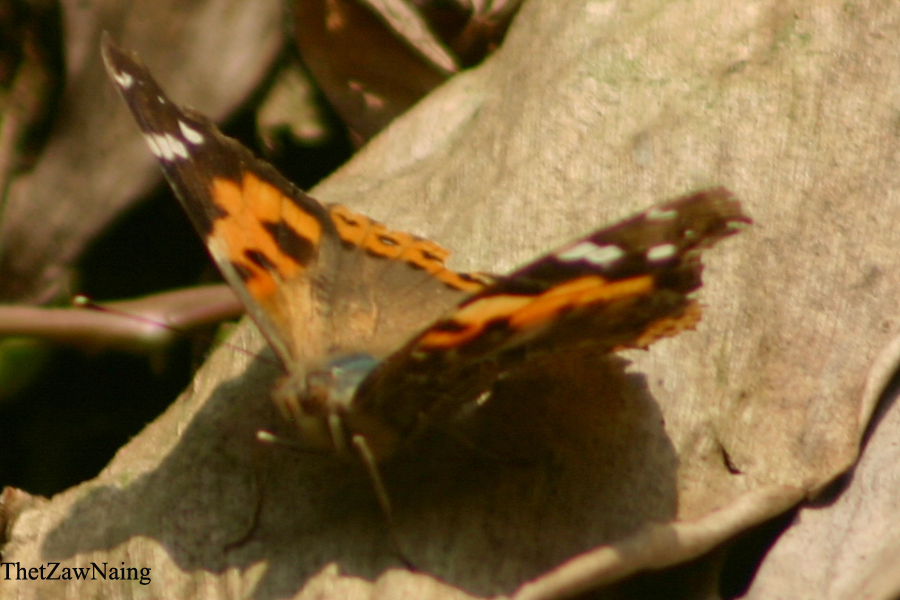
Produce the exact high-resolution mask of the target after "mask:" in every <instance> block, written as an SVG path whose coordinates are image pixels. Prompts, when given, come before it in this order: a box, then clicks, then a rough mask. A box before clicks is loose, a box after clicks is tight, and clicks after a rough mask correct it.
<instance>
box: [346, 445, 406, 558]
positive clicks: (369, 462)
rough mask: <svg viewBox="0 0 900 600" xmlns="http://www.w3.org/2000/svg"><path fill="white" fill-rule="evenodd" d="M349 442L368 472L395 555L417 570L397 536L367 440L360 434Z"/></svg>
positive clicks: (383, 486) (392, 514)
mask: <svg viewBox="0 0 900 600" xmlns="http://www.w3.org/2000/svg"><path fill="white" fill-rule="evenodd" d="M350 443H352V444H353V447H354V448H356V452H357V453H358V454H359V458H360V460H362V463H363V466H364V467H365V468H366V472H367V473H368V474H369V479H370V481H371V482H372V488H373V489H374V491H375V497H376V498H377V499H378V505H379V506H380V507H381V512H382V513H384V518H385V520H386V521H387V526H388V530H389V531H390V536H391V544H392V545H393V546H394V550H395V551H396V552H397V556H398V557H399V558H400V560H401V561H403V564H405V565H406V567H407V568H408V569H410V570H412V571H418V569H417V568H416V566H415V565H414V564H413V563H412V561H410V560H409V559H408V558H407V557H406V553H405V552H403V547H402V546H401V544H400V538H399V537H398V536H397V528H396V527H395V526H394V511H393V507H392V506H391V498H390V496H389V495H388V493H387V487H386V486H385V485H384V479H382V477H381V472H380V471H379V470H378V463H377V462H375V455H374V454H373V453H372V449H371V448H370V447H369V442H367V441H366V438H365V437H363V436H361V435H354V436H353V437H352V438H351V440H350Z"/></svg>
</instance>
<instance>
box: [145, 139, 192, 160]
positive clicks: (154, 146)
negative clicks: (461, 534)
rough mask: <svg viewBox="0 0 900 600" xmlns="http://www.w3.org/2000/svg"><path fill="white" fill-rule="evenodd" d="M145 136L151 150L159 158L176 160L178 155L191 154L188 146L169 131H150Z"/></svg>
mask: <svg viewBox="0 0 900 600" xmlns="http://www.w3.org/2000/svg"><path fill="white" fill-rule="evenodd" d="M144 137H145V138H146V139H147V145H149V146H150V151H151V152H152V153H153V154H154V155H155V156H156V157H157V158H161V159H162V160H175V158H176V157H177V158H187V157H188V156H189V153H188V150H187V147H186V146H185V145H184V144H182V143H181V142H180V141H179V140H178V139H176V138H174V137H172V136H171V135H169V134H168V133H167V134H165V135H161V134H158V133H148V134H146V135H145V136H144Z"/></svg>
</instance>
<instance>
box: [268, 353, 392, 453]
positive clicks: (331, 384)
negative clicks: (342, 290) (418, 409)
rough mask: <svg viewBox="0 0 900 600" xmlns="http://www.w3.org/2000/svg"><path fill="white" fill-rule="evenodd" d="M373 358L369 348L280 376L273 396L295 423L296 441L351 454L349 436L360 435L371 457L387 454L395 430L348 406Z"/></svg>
mask: <svg viewBox="0 0 900 600" xmlns="http://www.w3.org/2000/svg"><path fill="white" fill-rule="evenodd" d="M378 364H379V361H378V360H377V359H375V358H374V357H372V356H371V355H369V354H365V353H356V354H349V355H344V356H339V357H336V358H333V359H332V360H330V361H329V362H328V363H326V364H325V365H324V366H322V367H320V368H318V369H313V370H311V371H309V372H306V373H299V372H298V373H296V374H294V375H291V376H288V377H287V378H285V379H284V380H283V381H282V382H281V384H280V385H279V386H278V387H277V388H276V390H275V393H274V400H275V403H276V405H277V406H278V407H279V409H280V410H281V411H282V413H283V414H284V416H285V418H286V419H287V420H288V421H289V422H290V423H291V424H292V425H293V426H294V427H295V429H296V432H297V436H298V437H299V441H300V444H301V446H302V447H304V448H308V449H310V450H322V451H333V452H334V453H335V454H337V455H338V456H339V457H343V458H353V451H352V446H353V444H352V440H353V438H354V437H355V436H361V437H363V438H365V440H366V443H367V445H368V446H369V448H370V450H371V452H372V454H373V455H374V456H375V458H376V460H382V459H384V458H386V457H387V456H389V455H391V454H393V451H394V448H395V446H396V444H397V442H398V440H397V435H396V433H395V432H393V431H392V430H390V429H389V428H387V427H385V426H384V423H383V422H382V421H381V420H380V419H367V418H366V417H365V416H364V415H361V414H360V412H359V411H357V410H354V407H353V400H354V398H355V397H356V394H357V390H358V389H359V387H360V385H361V384H362V383H363V381H364V380H365V379H366V377H367V376H368V375H369V374H370V373H371V372H372V370H373V369H374V368H375V367H376V366H377V365H378Z"/></svg>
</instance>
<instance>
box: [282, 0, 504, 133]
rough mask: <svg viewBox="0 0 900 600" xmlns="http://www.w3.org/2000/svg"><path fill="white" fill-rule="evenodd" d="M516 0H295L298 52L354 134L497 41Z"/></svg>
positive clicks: (376, 127) (377, 127)
mask: <svg viewBox="0 0 900 600" xmlns="http://www.w3.org/2000/svg"><path fill="white" fill-rule="evenodd" d="M518 5H519V3H518V1H516V0H509V1H507V2H498V3H496V4H493V5H491V4H484V3H468V2H446V3H436V2H421V3H413V2H408V1H407V0H296V1H295V2H293V3H292V9H293V17H294V29H295V33H296V41H297V47H298V49H299V50H300V55H301V56H302V57H303V60H304V62H305V63H306V65H307V67H308V68H309V70H310V72H311V73H312V75H313V77H314V78H315V80H316V83H317V84H318V85H319V87H320V89H322V91H323V92H324V93H325V95H326V96H327V97H328V99H329V101H330V102H331V104H332V105H333V106H334V108H335V110H336V111H337V113H338V114H339V115H340V116H341V117H342V118H343V120H344V122H346V123H347V125H348V127H349V128H350V130H351V132H352V133H353V134H354V135H355V136H356V138H357V141H359V142H363V141H365V140H368V139H369V138H371V137H372V136H374V135H375V134H376V133H378V132H379V131H381V130H382V129H383V128H384V127H385V126H386V125H387V124H388V123H390V122H391V121H393V120H394V119H395V118H396V117H397V116H398V115H400V114H402V113H403V112H404V111H406V110H407V109H409V108H410V107H411V106H412V105H413V104H415V103H416V102H418V101H419V100H420V99H421V98H423V97H424V96H425V94H427V93H429V92H430V91H431V90H432V89H434V88H435V87H437V86H438V85H440V84H441V83H443V82H444V81H445V80H446V79H447V78H448V77H449V76H450V75H452V74H453V73H455V72H457V71H458V70H459V68H460V66H465V67H469V66H473V65H474V64H476V63H478V62H480V61H481V60H482V59H484V57H485V56H486V55H487V54H488V53H489V52H491V51H493V50H494V49H495V48H496V47H497V46H499V45H500V43H501V41H502V40H503V37H504V35H505V34H506V30H507V28H508V26H509V23H510V22H511V20H512V18H513V16H514V15H515V13H516V10H517V9H518Z"/></svg>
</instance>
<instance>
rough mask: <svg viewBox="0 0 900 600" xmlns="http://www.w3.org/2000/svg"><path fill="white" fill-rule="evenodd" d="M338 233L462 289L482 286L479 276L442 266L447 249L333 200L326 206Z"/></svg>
mask: <svg viewBox="0 0 900 600" xmlns="http://www.w3.org/2000/svg"><path fill="white" fill-rule="evenodd" d="M328 210H329V213H330V214H331V220H332V221H333V222H334V225H335V227H336V228H337V232H338V235H339V236H340V238H341V240H343V241H344V242H345V243H348V244H353V245H354V246H357V247H359V248H362V249H363V250H365V251H366V252H369V253H370V254H373V255H375V256H380V257H382V258H387V259H390V260H399V261H401V262H405V263H407V264H409V265H411V266H413V267H416V268H418V269H422V270H423V271H425V272H426V273H428V274H429V275H431V276H433V277H434V278H435V279H437V280H439V281H441V282H443V283H445V284H447V285H449V286H450V287H453V288H456V289H458V290H462V291H465V292H477V291H479V290H481V289H483V288H484V285H485V284H484V283H483V282H482V281H479V280H478V279H479V278H478V277H475V276H472V277H469V278H467V277H465V276H463V275H460V274H459V273H456V272H455V271H451V270H450V269H448V268H447V267H445V266H444V260H445V259H446V258H447V257H448V256H450V251H449V250H447V249H446V248H443V247H441V246H438V245H437V244H435V243H434V242H432V241H431V240H426V239H422V238H419V237H416V236H414V235H411V234H409V233H405V232H403V231H392V230H390V229H388V228H387V227H385V226H384V225H382V224H381V223H379V222H377V221H373V220H372V219H370V218H368V217H366V216H364V215H361V214H358V213H355V212H353V211H352V210H350V209H348V208H347V207H346V206H341V205H339V204H334V205H332V206H330V207H329V208H328Z"/></svg>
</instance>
